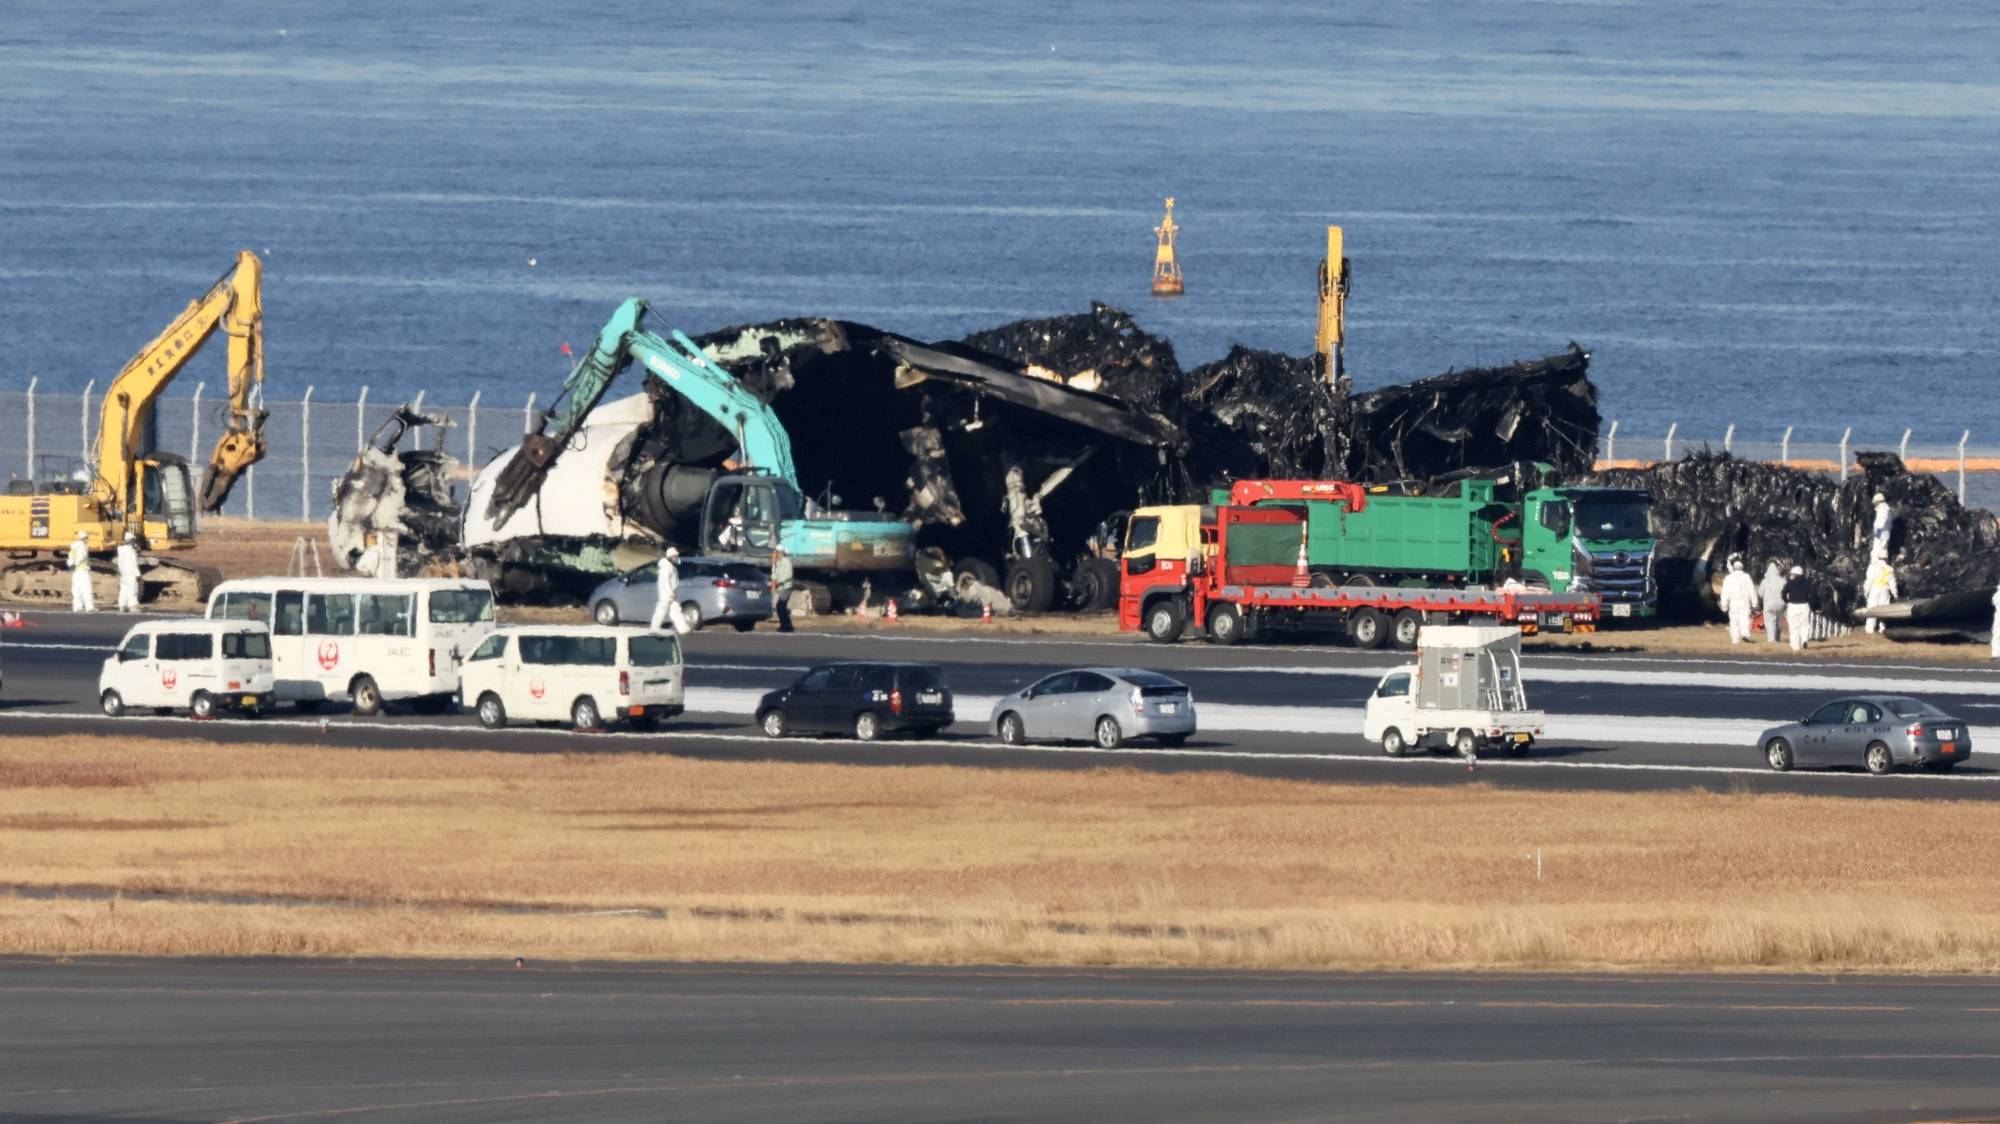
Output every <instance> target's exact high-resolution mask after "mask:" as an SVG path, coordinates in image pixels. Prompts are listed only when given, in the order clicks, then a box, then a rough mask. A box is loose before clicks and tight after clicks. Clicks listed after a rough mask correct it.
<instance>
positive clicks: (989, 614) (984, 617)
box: [979, 601, 993, 624]
mask: <svg viewBox="0 0 2000 1124" xmlns="http://www.w3.org/2000/svg"><path fill="white" fill-rule="evenodd" d="M979 623H980V624H992V623H993V602H991V601H981V602H980V603H979Z"/></svg>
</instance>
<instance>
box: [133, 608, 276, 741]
mask: <svg viewBox="0 0 2000 1124" xmlns="http://www.w3.org/2000/svg"><path fill="white" fill-rule="evenodd" d="M271 688H272V670H271V634H270V632H269V631H267V630H266V629H265V628H264V626H263V625H262V624H260V623H258V622H256V621H207V620H202V619H200V618H198V617H188V618H184V619H181V620H164V621H146V622H144V623H142V624H136V625H133V626H132V631H130V632H128V633H126V634H125V639H124V640H122V641H120V642H119V644H118V652H117V654H116V655H113V656H112V657H111V658H110V659H108V660H105V661H104V669H103V670H102V671H99V672H98V673H97V701H98V705H100V706H102V707H103V708H104V713H106V714H108V715H110V716H111V717H113V718H117V717H118V716H120V715H122V714H124V713H125V712H126V711H127V710H130V709H131V708H133V707H152V708H154V709H155V710H157V711H160V712H163V713H164V712H165V711H169V710H179V709H180V708H182V707H186V708H187V709H188V710H190V711H192V712H194V716H195V717H196V718H213V717H215V712H216V711H218V710H240V711H242V712H244V713H245V714H248V715H249V716H250V717H252V718H255V717H256V716H257V715H258V714H259V713H261V712H262V711H263V710H264V709H265V708H267V707H269V706H270V705H271Z"/></svg>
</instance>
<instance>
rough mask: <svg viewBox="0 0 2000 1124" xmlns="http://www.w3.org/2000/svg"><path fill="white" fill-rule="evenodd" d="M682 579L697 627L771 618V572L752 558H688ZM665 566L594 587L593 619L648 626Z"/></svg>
mask: <svg viewBox="0 0 2000 1124" xmlns="http://www.w3.org/2000/svg"><path fill="white" fill-rule="evenodd" d="M679 565H680V571H681V580H680V584H679V585H677V586H675V587H674V596H675V597H677V598H679V599H680V603H681V611H682V613H683V614H685V615H686V616H687V618H688V623H689V624H691V625H693V626H694V627H695V628H700V627H701V626H703V625H707V624H724V623H727V624H729V625H731V626H733V627H734V628H735V629H736V631H738V632H748V631H750V630H751V629H753V628H756V627H757V622H758V621H761V620H766V619H768V618H769V617H770V616H771V612H772V606H773V598H772V595H771V576H770V575H769V574H767V573H765V572H764V571H763V570H760V569H758V568H757V567H755V566H752V565H750V564H749V563H747V562H725V561H723V560H722V559H719V558H683V559H681V560H680V563H679ZM659 573H660V564H659V563H657V562H648V563H646V564H645V565H644V566H640V567H638V568H637V569H632V570H627V571H625V572H624V573H622V574H619V575H618V576H616V577H613V578H607V579H605V581H604V582H603V583H602V584H601V585H599V586H598V587H597V588H596V589H594V590H591V591H590V600H589V601H588V602H586V603H587V604H588V605H589V606H590V616H591V619H593V620H595V621H596V622H597V623H598V624H601V625H604V626H606V627H609V626H611V625H615V624H619V623H621V622H624V623H630V624H645V623H646V622H647V621H649V620H651V619H652V618H653V605H654V604H655V602H656V600H657V595H658V592H659Z"/></svg>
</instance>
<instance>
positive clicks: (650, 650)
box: [631, 633, 681, 667]
mask: <svg viewBox="0 0 2000 1124" xmlns="http://www.w3.org/2000/svg"><path fill="white" fill-rule="evenodd" d="M631 644H632V648H631V650H632V666H633V667H672V666H674V665H675V664H677V663H679V662H681V643H680V640H679V639H677V638H676V637H674V635H673V634H671V633H647V634H645V635H643V636H634V637H633V638H632V641H631Z"/></svg>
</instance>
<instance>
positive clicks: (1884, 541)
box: [1868, 492, 1896, 553]
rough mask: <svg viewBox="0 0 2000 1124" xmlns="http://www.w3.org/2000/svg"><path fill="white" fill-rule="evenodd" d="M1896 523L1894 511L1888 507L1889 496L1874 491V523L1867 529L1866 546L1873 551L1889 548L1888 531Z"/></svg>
mask: <svg viewBox="0 0 2000 1124" xmlns="http://www.w3.org/2000/svg"><path fill="white" fill-rule="evenodd" d="M1895 525H1896V513H1895V512H1894V511H1892V510H1890V508H1889V497H1888V496H1885V495H1883V494H1882V493H1880V492H1877V493H1875V523H1874V525H1873V526H1872V527H1870V528H1869V531H1868V548H1869V550H1870V552H1871V553H1872V552H1873V551H1877V550H1880V551H1887V550H1888V549H1889V531H1890V529H1891V528H1893V527H1894V526H1895Z"/></svg>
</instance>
